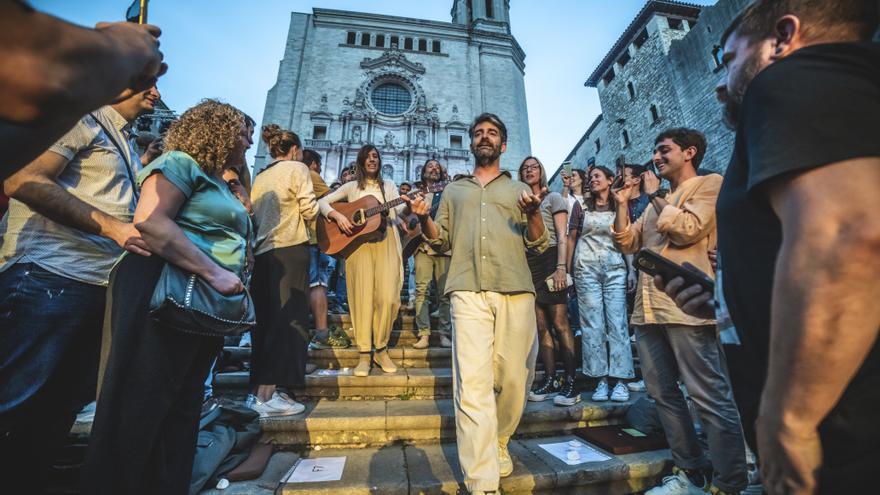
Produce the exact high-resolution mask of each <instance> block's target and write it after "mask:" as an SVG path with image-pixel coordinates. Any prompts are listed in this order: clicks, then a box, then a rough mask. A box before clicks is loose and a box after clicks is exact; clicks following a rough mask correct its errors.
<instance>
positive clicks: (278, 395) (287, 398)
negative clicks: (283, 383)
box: [272, 390, 306, 414]
mask: <svg viewBox="0 0 880 495" xmlns="http://www.w3.org/2000/svg"><path fill="white" fill-rule="evenodd" d="M272 398H273V399H275V398H278V399H281V400H283V401H284V402H286V403H288V404H290V405H291V406H293V408H294V409H299V408H302V409H300V411H299V412H297V413H295V414H299V413H301V412H303V411H304V410H305V409H306V406H305V404H300V403H299V402H297V401H295V400H293V397H291V396H289V395H287V394H285V393H284V392H278V391H277V390H276V391H275V394H274V395H272Z"/></svg>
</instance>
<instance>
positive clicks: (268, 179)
mask: <svg viewBox="0 0 880 495" xmlns="http://www.w3.org/2000/svg"><path fill="white" fill-rule="evenodd" d="M251 204H252V205H253V208H254V222H255V223H256V224H257V237H256V241H255V246H256V249H254V254H262V253H265V252H267V251H270V250H272V249H277V248H283V247H288V246H295V245H298V244H303V243H307V242H309V229H308V226H307V225H306V222H308V221H309V220H311V219H313V218H315V216H316V215H317V214H318V203H317V201H316V200H315V192H314V186H313V185H312V179H311V176H310V174H309V168H308V167H306V165H305V164H304V163H300V162H294V161H287V160H285V161H280V162H276V163H274V164H272V165H270V166H269V167H266V168H264V169H263V170H262V171H260V173H258V174H257V176H256V177H255V178H254V187H253V189H252V190H251Z"/></svg>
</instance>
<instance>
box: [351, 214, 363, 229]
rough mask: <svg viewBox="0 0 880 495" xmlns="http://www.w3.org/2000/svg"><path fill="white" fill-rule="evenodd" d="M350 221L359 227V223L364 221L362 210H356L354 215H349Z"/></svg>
mask: <svg viewBox="0 0 880 495" xmlns="http://www.w3.org/2000/svg"><path fill="white" fill-rule="evenodd" d="M351 223H353V224H355V225H357V226H358V227H360V226H361V225H363V224H365V223H366V220H364V210H357V211H355V212H354V215H352V216H351Z"/></svg>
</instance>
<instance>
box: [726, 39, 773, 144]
mask: <svg viewBox="0 0 880 495" xmlns="http://www.w3.org/2000/svg"><path fill="white" fill-rule="evenodd" d="M763 69H764V65H763V64H762V63H761V59H760V58H758V57H757V56H753V57H751V58H750V59H748V60H747V61H746V62H745V63H744V64H743V66H742V68H741V69H740V70H739V72H738V73H737V77H736V78H735V79H733V80H731V81H730V85H729V86H728V87H727V98H726V99H725V101H724V112H723V115H722V118H721V121H722V122H723V123H724V125H725V126H726V127H727V128H728V129H730V130H732V131H736V128H737V126H738V125H739V120H740V118H741V117H742V104H743V99H744V98H745V95H746V90H748V89H749V85H751V84H752V80H754V79H755V76H757V75H758V73H759V72H761V70H763Z"/></svg>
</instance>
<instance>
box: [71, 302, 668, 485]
mask: <svg viewBox="0 0 880 495" xmlns="http://www.w3.org/2000/svg"><path fill="white" fill-rule="evenodd" d="M330 323H331V325H332V324H336V325H339V326H340V327H342V328H345V329H347V330H350V327H351V323H350V319H349V316H348V315H331V318H330ZM351 337H352V338H353V337H354V336H353V335H351ZM434 338H435V337H432V340H431V346H430V347H429V348H427V349H413V348H412V347H411V346H412V344H413V343H414V342H415V341H416V339H417V337H416V334H415V330H414V321H413V317H412V316H411V315H406V314H403V315H401V317H400V318H399V319H398V321H397V322H396V324H395V328H394V331H393V334H392V339H391V344H390V345H389V353H390V356H391V358H392V359H393V360H394V362H395V363H396V364H397V365H398V366H399V370H398V371H397V372H396V373H391V374H386V373H383V372H382V371H381V370H380V369H378V367H374V369H373V370H372V372H371V374H370V375H369V376H367V377H355V376H353V375H351V369H352V368H353V367H354V366H355V365H356V363H357V359H358V352H357V350H356V349H355V348H354V347H353V346H352V347H350V348H347V349H321V350H317V349H309V351H308V355H309V361H310V362H311V363H313V364H315V365H316V366H317V369H316V370H315V371H314V372H313V373H311V374H309V375H307V377H306V382H305V386H304V387H302V388H300V389H297V390H294V391H293V392H294V394H295V395H296V398H297V400H299V401H302V402H303V403H304V404H305V405H306V410H305V412H303V413H302V414H298V415H296V416H287V417H279V418H265V419H263V420H261V422H262V428H263V438H262V441H263V442H267V443H273V444H275V445H276V447H277V448H278V452H277V453H276V454H275V455H274V456H273V458H272V460H271V462H270V464H269V467H268V468H267V469H266V471H265V472H264V473H263V475H262V476H261V477H260V478H259V479H257V480H252V481H248V482H237V483H232V484H231V485H230V486H229V487H228V488H226V489H225V490H222V491H221V490H208V491H206V492H204V493H211V494H215V495H236V494H265V495H268V494H273V493H275V494H360V493H380V494H440V493H444V494H455V493H467V492H466V490H465V489H464V485H463V478H462V475H461V469H460V466H459V464H458V457H457V453H456V444H455V417H454V408H453V403H452V399H451V397H452V370H451V356H452V352H451V349H446V348H442V347H439V341H435V340H434ZM224 352H225V355H226V358H227V359H230V360H231V361H233V362H235V361H239V362H240V361H248V360H249V359H250V348H246V347H234V346H227V347H225V348H224ZM560 369H561V366H560ZM578 376H579V385H580V389H581V390H582V391H585V390H586V386H587V384H586V383H584V381H583V380H584V377H583V375H580V374H579V375H578ZM542 377H543V371H542V370H540V369H539V370H538V371H537V373H536V381H537V380H540V379H541V378H542ZM248 388H249V385H248V372H247V371H226V372H221V373H218V374H217V375H215V380H214V393H215V395H219V396H221V397H223V398H226V399H233V400H241V399H243V398H244V397H245V396H246V395H247V393H248ZM632 395H633V396H632V399H631V400H630V402H625V403H618V402H601V403H595V402H592V401H590V400H586V399H585V398H588V397H589V394H587V393H582V395H581V397H582V400H581V402H579V403H578V404H576V405H574V406H570V407H557V406H554V405H553V403H552V401H551V400H548V401H544V402H539V403H535V402H529V403H527V406H526V409H525V412H524V414H523V417H522V420H521V422H520V425H519V428H518V429H517V431H516V433H515V435H514V438H513V439H512V440H511V442H510V445H509V449H510V453H511V456H512V458H513V460H514V472H513V474H512V475H511V476H509V477H507V478H504V479H502V481H501V489H502V493H547V494H550V493H553V494H556V493H579V494H580V493H583V494H603V495H605V494H626V493H640V492H641V491H643V490H645V489H647V488H649V487H650V486H653V485H654V484H656V483H657V482H658V481H659V479H660V478H661V477H662V476H663V475H664V474H668V472H669V470H670V468H671V460H670V456H669V453H668V451H665V450H663V451H655V452H645V453H640V454H630V455H622V456H611V459H610V460H607V461H603V462H595V463H587V464H581V465H578V466H569V465H567V464H565V463H564V462H562V461H559V460H558V459H556V458H554V457H552V456H551V455H550V454H548V453H547V452H546V451H544V450H543V449H542V448H540V447H539V445H540V444H542V443H555V442H565V441H569V440H572V439H575V438H576V437H574V436H573V435H571V431H572V430H573V429H575V428H583V427H590V426H599V425H607V424H617V423H620V422H622V420H623V416H624V414H625V413H626V410H627V408H628V407H629V405H630V404H631V403H632V402H633V401H635V400H636V399H638V397H640V394H632ZM89 427H90V425H88V424H77V425H76V426H75V428H74V432H75V433H78V434H80V435H84V434H87V432H88V429H89ZM338 456H345V457H346V463H345V469H344V472H343V476H342V479H341V480H339V481H332V482H322V483H281V480H282V479H283V478H284V477H285V475H286V474H287V473H288V472H289V471H290V470H291V469H292V466H294V465H295V464H296V462H297V461H298V460H299V459H301V458H316V457H338Z"/></svg>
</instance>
